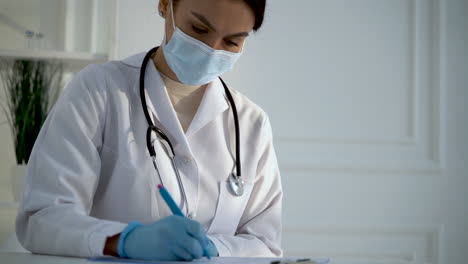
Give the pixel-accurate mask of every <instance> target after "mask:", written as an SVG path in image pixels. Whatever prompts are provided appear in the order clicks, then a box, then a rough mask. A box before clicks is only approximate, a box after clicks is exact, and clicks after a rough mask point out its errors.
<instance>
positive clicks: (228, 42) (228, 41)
mask: <svg viewBox="0 0 468 264" xmlns="http://www.w3.org/2000/svg"><path fill="white" fill-rule="evenodd" d="M192 29H193V31H195V32H196V33H198V34H206V33H208V31H207V30H204V29H201V28H199V27H196V26H193V25H192ZM225 42H226V44H227V45H229V46H235V47H239V45H237V43H235V42H233V41H231V40H225Z"/></svg>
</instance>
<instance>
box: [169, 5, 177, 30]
mask: <svg viewBox="0 0 468 264" xmlns="http://www.w3.org/2000/svg"><path fill="white" fill-rule="evenodd" d="M170 1H171V19H172V28H173V29H174V30H175V29H176V25H175V16H174V4H173V2H174V1H173V0H170Z"/></svg>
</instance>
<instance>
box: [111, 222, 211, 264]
mask: <svg viewBox="0 0 468 264" xmlns="http://www.w3.org/2000/svg"><path fill="white" fill-rule="evenodd" d="M124 232H125V231H124ZM120 240H122V241H119V244H122V250H123V252H122V253H124V256H123V257H128V258H133V259H145V260H161V261H162V260H166V261H171V260H193V259H198V258H201V257H203V247H204V246H206V247H207V251H208V254H210V256H216V255H218V250H217V249H216V247H215V246H214V245H213V243H212V242H211V241H210V240H209V239H208V238H207V237H206V233H205V230H204V229H203V226H202V225H201V224H200V223H198V222H197V221H194V220H191V219H189V218H186V217H182V216H177V215H171V216H168V217H166V218H163V219H161V220H159V221H157V222H154V223H151V224H147V225H139V226H137V227H135V228H134V229H133V230H131V231H130V232H129V233H128V234H127V235H126V236H122V235H121V237H120ZM120 253H121V252H120V250H119V254H120Z"/></svg>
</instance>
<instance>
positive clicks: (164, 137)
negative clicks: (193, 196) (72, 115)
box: [139, 47, 242, 215]
mask: <svg viewBox="0 0 468 264" xmlns="http://www.w3.org/2000/svg"><path fill="white" fill-rule="evenodd" d="M158 48H159V47H154V48H152V49H151V50H150V51H148V52H147V53H146V55H145V57H144V59H143V62H142V65H141V69H140V81H139V84H140V99H141V104H142V107H143V113H144V115H145V118H146V121H147V122H148V129H147V131H146V146H147V148H148V151H149V154H150V156H151V158H152V161H153V166H154V168H155V170H156V172H157V174H158V177H159V180H160V182H161V184H162V185H164V184H163V182H162V177H161V173H160V171H159V169H158V165H157V162H156V150H155V149H154V145H153V143H152V139H151V135H152V133H153V132H154V133H156V134H157V135H158V136H159V137H160V138H161V139H162V140H163V142H164V141H165V143H167V146H165V148H166V150H167V152H168V155H169V157H170V159H171V163H172V167H173V169H174V171H175V174H176V178H177V182H178V184H179V187H180V191H181V194H182V196H183V199H184V201H185V205H186V211H187V215H188V213H189V212H190V210H189V204H188V199H187V194H186V192H185V188H184V185H183V182H182V179H181V177H180V173H179V170H178V168H177V165H176V162H175V152H174V147H173V145H172V143H171V141H170V140H169V137H168V136H167V135H166V134H165V133H164V132H163V131H162V130H161V129H159V128H158V127H156V126H155V125H154V123H153V121H152V118H151V116H150V113H149V110H148V105H147V102H146V96H145V72H146V65H147V64H148V62H149V60H150V59H151V56H152V55H153V54H154V53H155V52H156V51H157V50H158ZM219 79H220V81H221V83H222V84H223V87H224V91H225V93H226V97H227V99H228V100H229V103H230V105H231V109H232V113H233V116H234V125H235V134H236V165H235V166H236V176H237V177H236V178H237V179H240V178H241V175H242V174H241V159H240V129H239V116H238V113H237V107H236V104H235V103H234V98H233V97H232V94H231V92H230V91H229V88H228V87H227V85H226V83H225V82H224V81H223V79H221V77H219Z"/></svg>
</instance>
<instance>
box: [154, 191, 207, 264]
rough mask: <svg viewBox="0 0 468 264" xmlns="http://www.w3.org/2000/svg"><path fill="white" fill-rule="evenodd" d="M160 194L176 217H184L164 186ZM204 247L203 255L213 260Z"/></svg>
mask: <svg viewBox="0 0 468 264" xmlns="http://www.w3.org/2000/svg"><path fill="white" fill-rule="evenodd" d="M158 189H159V193H160V194H161V196H162V198H163V199H164V201H165V202H166V204H167V206H169V209H171V212H172V213H173V214H175V215H178V216H182V217H185V216H184V213H182V211H181V210H180V208H179V206H177V204H176V203H175V202H174V199H172V196H171V195H170V194H169V192H168V191H167V190H166V188H164V186H162V185H161V184H159V185H158ZM202 246H203V254H204V255H205V256H206V257H207V258H208V259H211V256H210V254H208V250H207V249H206V247H205V245H202Z"/></svg>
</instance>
